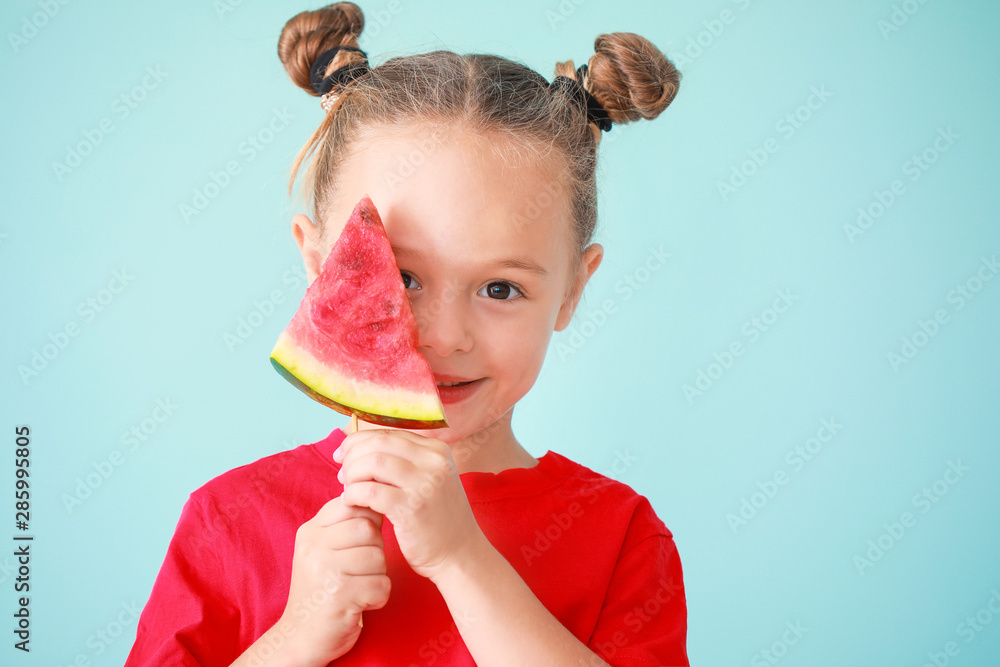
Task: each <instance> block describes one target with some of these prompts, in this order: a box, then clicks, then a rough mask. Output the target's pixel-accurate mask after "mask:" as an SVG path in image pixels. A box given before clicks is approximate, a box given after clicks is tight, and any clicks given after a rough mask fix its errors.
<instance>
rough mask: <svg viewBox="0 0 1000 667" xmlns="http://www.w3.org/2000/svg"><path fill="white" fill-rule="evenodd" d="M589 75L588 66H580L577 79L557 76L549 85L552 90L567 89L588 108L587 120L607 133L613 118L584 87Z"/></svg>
mask: <svg viewBox="0 0 1000 667" xmlns="http://www.w3.org/2000/svg"><path fill="white" fill-rule="evenodd" d="M586 73H587V65H586V64H583V65H580V67H579V68H577V70H576V78H575V79H571V78H570V77H568V76H557V77H556V78H554V79H553V80H552V83H550V84H549V86H550V87H551V88H556V89H565V90H567V91H568V92H569V93H570V95H572V96H574V97H575V98H576V99H577V100H578V101H579V102H580V104H582V105H586V107H587V120H589V121H590V122H592V123H596V124H597V127H598V128H599V129H600V130H601V131H603V132H607V131H608V130H610V129H611V125H612V123H611V117H610V116H608V111H607V109H605V108H604V107H603V106H601V103H600V102H598V101H597V98H596V97H594V96H593V95H591V94H590V91H588V90H587V89H586V88H584V87H583V77H584V75H585V74H586Z"/></svg>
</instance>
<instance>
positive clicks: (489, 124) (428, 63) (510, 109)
mask: <svg viewBox="0 0 1000 667" xmlns="http://www.w3.org/2000/svg"><path fill="white" fill-rule="evenodd" d="M364 23H365V22H364V15H363V14H362V12H361V8H360V7H358V6H357V5H355V4H354V3H351V2H338V3H335V4H332V5H329V6H326V7H323V8H321V9H317V10H314V11H305V12H301V13H299V14H296V15H295V16H293V17H292V18H291V19H289V21H288V22H287V23H286V24H285V27H284V28H283V29H282V31H281V36H280V37H279V38H278V57H279V58H280V59H281V62H282V64H284V66H285V71H287V72H288V75H289V76H290V77H291V79H292V81H293V82H295V85H297V86H299V87H300V88H302V89H303V90H305V91H306V92H307V93H309V94H310V95H314V96H318V95H319V93H317V92H316V91H315V90H313V87H312V84H311V81H310V69H311V67H312V65H313V63H314V62H315V61H316V59H317V58H318V56H319V55H320V54H321V53H323V52H324V51H326V50H328V49H332V48H333V47H335V46H353V47H357V46H358V36H359V35H360V34H361V31H362V30H363V29H364ZM364 60H365V56H364V55H363V54H362V53H359V52H357V51H348V50H342V51H339V52H337V54H336V56H335V57H334V59H333V60H332V61H331V62H330V64H329V65H328V66H327V69H326V72H325V73H324V74H325V75H328V74H329V73H331V72H333V71H334V70H336V69H338V68H340V67H343V66H345V65H349V64H351V63H355V62H362V61H364ZM587 64H588V68H587V69H588V71H587V76H585V77H584V80H583V81H582V82H581V83H582V84H583V86H584V88H585V89H586V90H587V91H589V92H590V93H591V94H592V95H593V96H594V97H595V98H597V101H599V102H600V103H601V105H602V106H603V107H604V108H605V109H606V110H607V112H608V115H609V116H610V118H611V121H612V122H613V123H615V124H616V125H619V124H623V123H628V122H631V121H634V120H638V119H640V118H646V119H653V118H656V117H657V116H658V115H659V114H660V113H661V112H663V110H664V109H666V108H667V106H668V105H669V104H670V102H671V101H672V100H673V99H674V95H676V93H677V88H678V86H679V85H680V73H679V72H678V71H677V70H676V69H675V68H674V66H673V64H672V63H671V62H670V61H669V60H667V58H666V57H665V56H664V55H663V54H662V53H661V52H660V51H659V50H658V49H657V48H656V47H655V46H653V44H651V43H650V42H649V41H648V40H646V39H645V38H643V37H641V36H639V35H636V34H633V33H627V32H619V33H611V34H604V35H600V36H599V37H597V39H596V41H595V42H594V55H593V56H591V57H590V59H589V60H588V62H587ZM555 73H556V75H562V76H567V77H569V78H571V79H576V78H577V74H576V69H575V68H574V66H573V61H572V60H570V61H567V62H561V63H557V64H556V67H555ZM335 91H336V92H339V93H340V94H339V96H338V97H337V98H336V100H335V101H334V102H333V105H332V106H331V108H330V110H329V112H328V113H327V114H326V116H325V117H324V118H323V121H322V122H321V123H320V125H319V127H318V128H317V129H316V131H315V132H314V133H313V135H312V137H310V139H309V141H308V142H307V143H306V145H305V146H304V147H303V148H302V150H301V151H300V152H299V155H298V157H297V158H296V160H295V162H294V164H293V165H292V171H291V177H290V179H289V185H288V190H289V193H291V191H292V186H293V184H294V182H295V177H296V174H297V173H298V170H299V168H300V166H301V164H302V162H303V160H305V159H306V158H308V157H309V155H310V153H312V158H313V159H312V161H311V162H310V163H309V165H308V167H307V170H306V174H305V177H304V183H303V188H304V193H303V194H304V196H305V198H306V200H310V199H311V200H312V208H313V218H314V221H315V222H316V224H317V225H320V229H321V230H322V229H323V226H322V219H323V215H322V213H323V211H324V210H325V209H326V205H327V204H328V203H329V202H330V200H331V197H332V193H333V192H334V191H335V189H336V184H337V166H338V165H340V164H342V163H343V162H344V161H345V159H346V158H348V157H349V155H350V154H351V150H352V149H353V148H356V147H355V146H354V144H355V140H356V139H357V138H358V137H359V134H360V132H361V131H362V130H364V129H368V128H370V127H372V126H394V125H406V124H407V123H409V122H413V121H422V122H429V123H431V124H435V125H436V124H441V125H459V124H465V125H467V126H469V127H471V128H473V129H474V130H475V131H476V133H477V134H479V135H481V136H487V135H489V136H492V137H496V138H499V139H507V140H509V142H504V141H498V142H493V143H492V145H494V146H498V145H500V146H502V145H505V144H506V145H509V146H515V147H519V148H528V149H531V150H535V151H538V152H549V151H551V150H552V149H555V150H556V151H558V153H559V154H560V155H561V156H562V157H564V158H565V165H566V169H565V173H564V175H563V180H564V183H563V186H564V187H565V188H566V190H565V191H566V192H567V193H568V202H569V204H570V206H571V209H572V214H573V220H574V233H575V238H576V243H577V249H578V251H579V252H582V251H583V249H584V248H585V247H586V246H587V245H588V244H589V243H590V239H591V237H592V236H593V232H594V227H595V226H596V223H597V187H596V180H595V169H596V165H597V144H598V142H599V141H600V134H601V131H600V130H599V129H598V127H597V125H595V124H593V123H588V122H587V117H586V109H585V108H584V107H583V105H581V104H579V103H578V102H577V101H575V100H573V99H572V98H571V97H570V96H569V94H568V93H567V92H565V88H559V87H554V88H550V87H549V82H548V81H547V80H546V79H545V78H544V77H542V75H541V74H538V73H537V72H535V71H534V70H532V69H530V68H529V67H526V66H524V65H522V64H520V63H517V62H513V61H511V60H508V59H506V58H501V57H499V56H495V55H488V54H466V55H459V54H456V53H453V52H451V51H433V52H430V53H424V54H419V55H412V56H400V57H395V58H391V59H389V60H387V61H386V62H384V63H382V64H380V65H378V66H372V67H371V69H370V71H368V72H367V73H365V74H363V75H362V76H360V77H358V78H355V79H354V80H353V81H351V82H350V83H348V84H346V85H343V86H342V87H341V88H340V89H335ZM317 106H319V105H317ZM515 150H516V149H515ZM579 252H578V253H576V255H577V256H578V255H579Z"/></svg>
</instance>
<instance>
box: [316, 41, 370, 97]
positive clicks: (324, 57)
mask: <svg viewBox="0 0 1000 667" xmlns="http://www.w3.org/2000/svg"><path fill="white" fill-rule="evenodd" d="M338 51H357V52H358V53H360V54H362V55H363V56H364V57H365V59H364V60H363V61H361V62H355V63H351V64H350V65H344V66H343V67H339V68H337V69H335V70H333V71H332V72H330V74H329V76H323V73H324V72H326V68H327V67H329V65H330V63H331V62H332V61H333V58H334V56H336V55H337V52H338ZM367 71H368V54H366V53H365V52H364V51H362V50H361V49H359V48H357V47H356V46H335V47H333V48H332V49H329V50H327V51H324V52H323V53H321V54H319V57H318V58H316V62H314V63H313V66H312V68H311V69H310V70H309V82H310V83H311V84H312V87H313V90H315V91H316V92H317V93H319V94H320V95H326V94H327V93H329V92H330V91H331V90H332V89H333V87H334V86H335V85H337V84H338V83H340V84H346V83H348V82H349V81H351V80H353V79H354V78H355V77H358V76H361V75H362V74H364V73H365V72H367Z"/></svg>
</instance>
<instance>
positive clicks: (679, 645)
mask: <svg viewBox="0 0 1000 667" xmlns="http://www.w3.org/2000/svg"><path fill="white" fill-rule="evenodd" d="M626 546H627V548H626V549H625V550H623V552H622V555H621V556H620V557H619V559H618V564H617V565H616V566H615V571H614V574H613V575H612V579H611V582H610V584H609V586H608V592H607V596H606V597H605V600H604V604H603V606H602V608H601V612H600V617H599V618H598V622H597V627H596V629H595V630H594V634H593V636H592V637H591V639H590V642H589V643H588V647H589V648H590V650H592V651H594V652H595V653H597V655H598V656H600V657H601V659H603V660H604V661H605V662H607V663H609V664H611V665H614V667H675V666H685V667H686V666H687V665H689V664H690V663H689V662H688V657H687V648H686V641H687V602H686V599H685V596H684V583H683V576H682V572H681V561H680V556H679V555H678V553H677V547H676V545H675V544H674V540H673V536H672V535H671V534H670V533H669V531H667V532H666V533H665V534H655V535H649V536H647V537H645V538H643V539H641V540H640V541H639V542H638V543H637V544H634V545H631V546H628V545H626Z"/></svg>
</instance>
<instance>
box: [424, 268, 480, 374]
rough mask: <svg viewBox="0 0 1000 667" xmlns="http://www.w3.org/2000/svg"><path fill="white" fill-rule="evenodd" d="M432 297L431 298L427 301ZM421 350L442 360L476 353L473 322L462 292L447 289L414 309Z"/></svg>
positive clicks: (425, 298)
mask: <svg viewBox="0 0 1000 667" xmlns="http://www.w3.org/2000/svg"><path fill="white" fill-rule="evenodd" d="M427 297H430V298H427ZM413 316H414V317H415V318H416V320H417V331H418V340H417V345H418V347H420V348H430V349H431V350H433V352H434V353H435V354H436V355H437V356H439V357H446V356H448V355H449V354H453V353H455V352H468V351H469V350H470V349H472V320H471V314H470V313H469V312H468V310H467V304H466V303H465V301H464V300H463V299H461V298H460V296H459V291H458V289H457V288H456V287H455V286H453V285H446V286H445V287H444V288H443V289H441V290H438V291H437V292H435V293H433V294H429V295H427V296H425V297H424V298H422V299H420V300H419V301H418V302H417V303H416V304H414V307H413Z"/></svg>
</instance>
